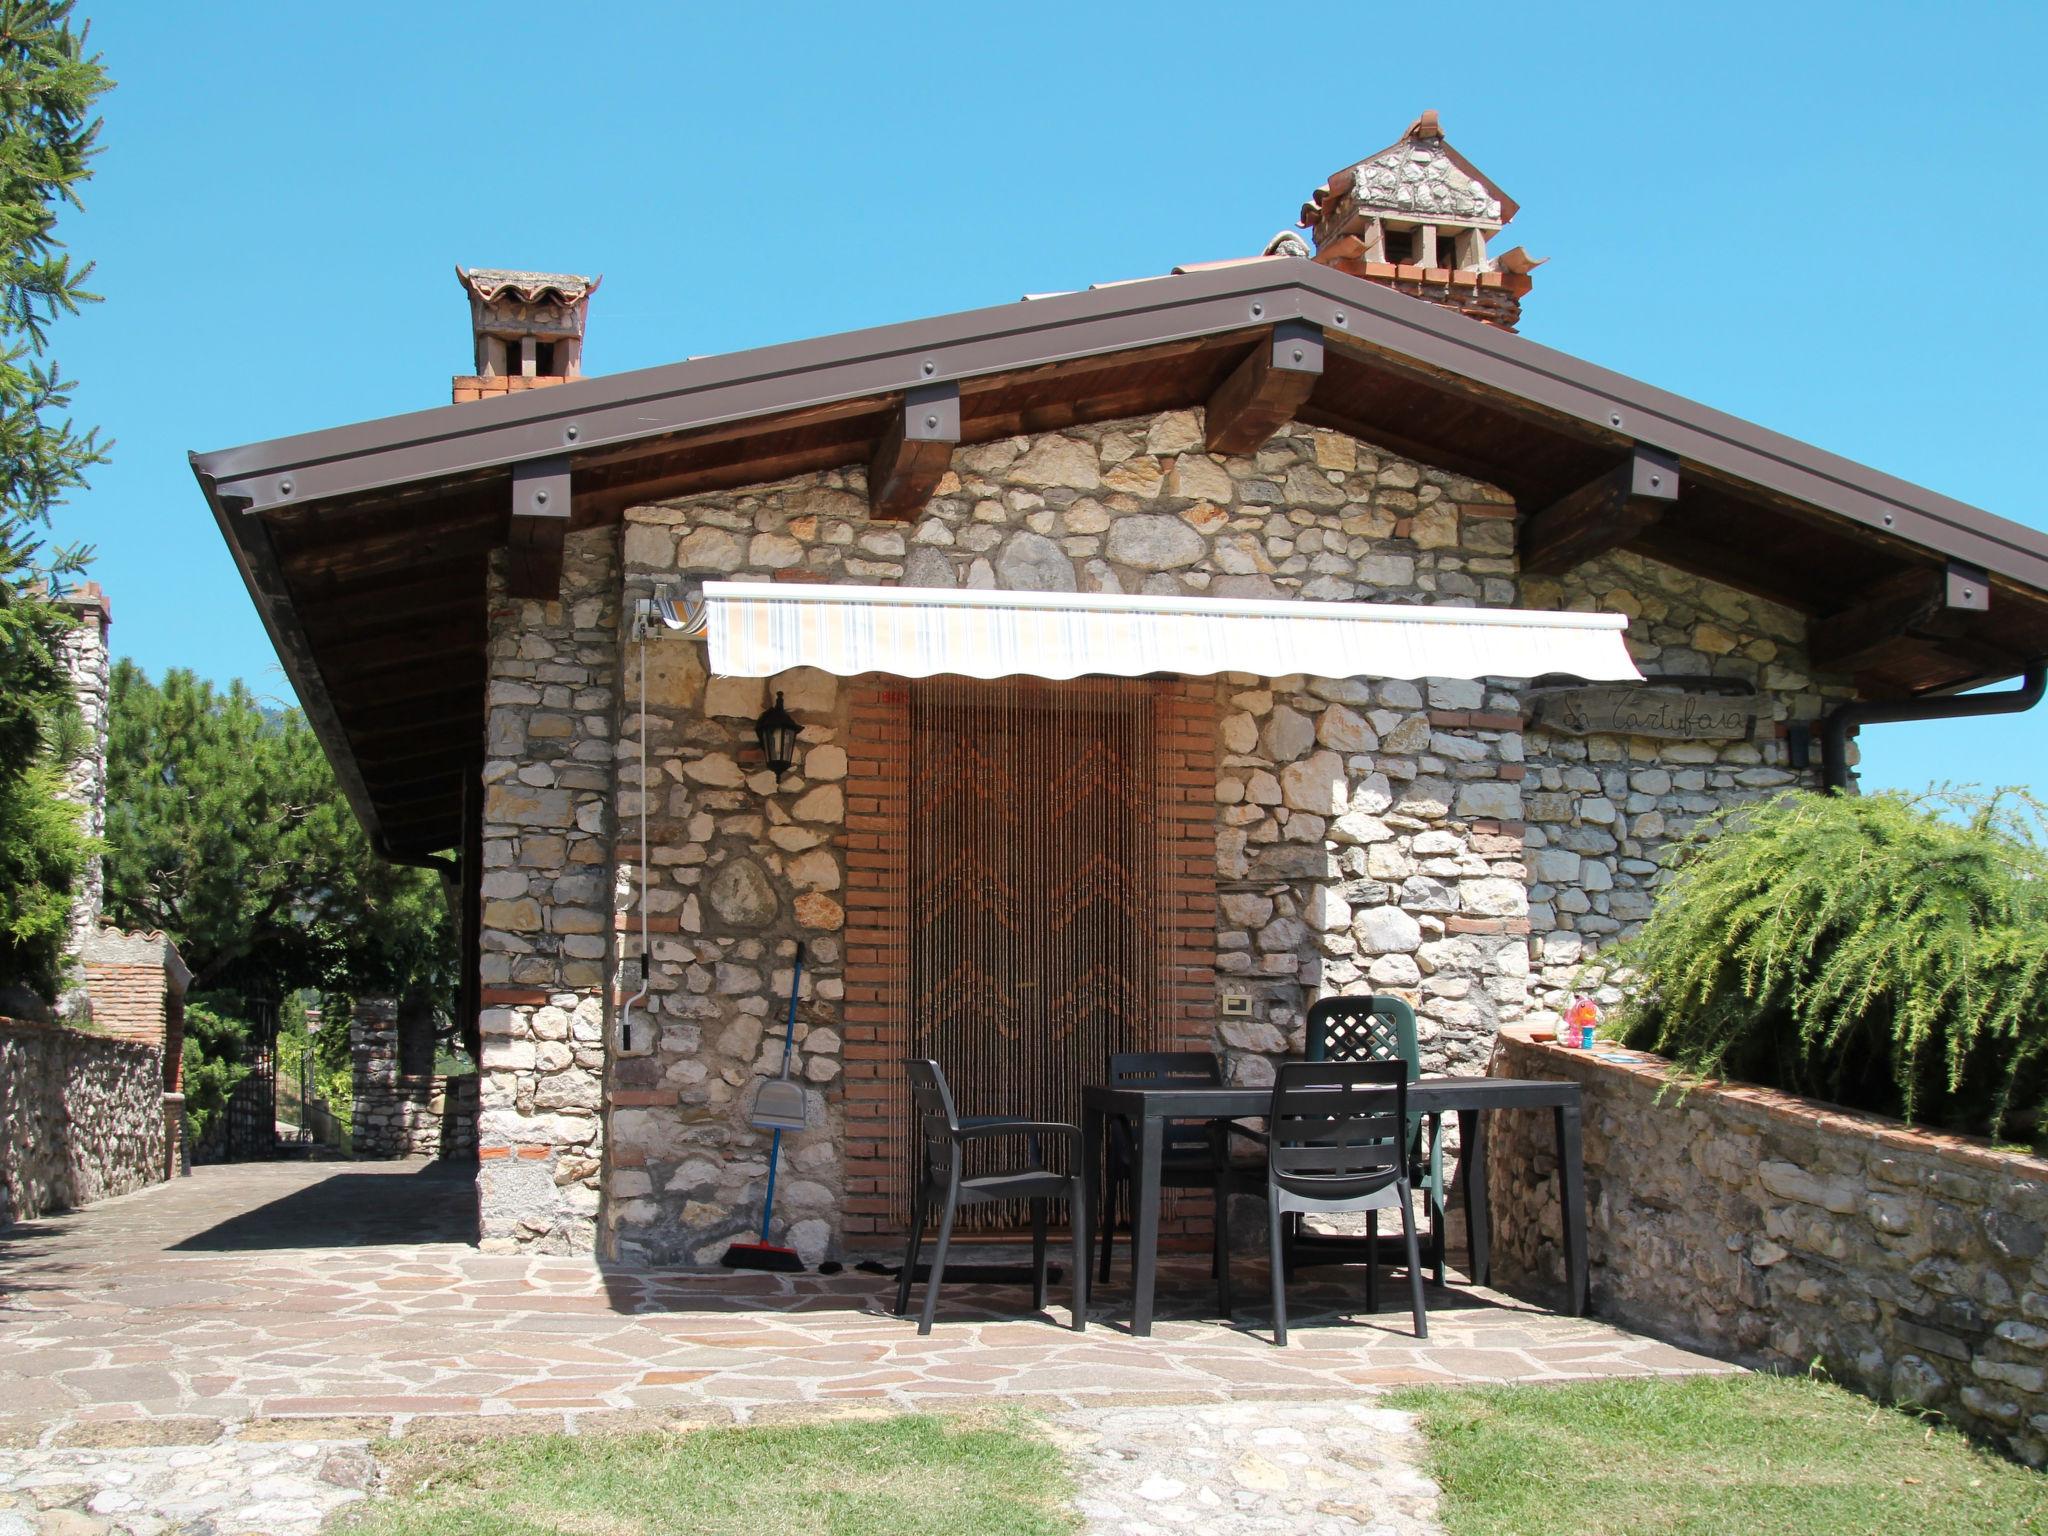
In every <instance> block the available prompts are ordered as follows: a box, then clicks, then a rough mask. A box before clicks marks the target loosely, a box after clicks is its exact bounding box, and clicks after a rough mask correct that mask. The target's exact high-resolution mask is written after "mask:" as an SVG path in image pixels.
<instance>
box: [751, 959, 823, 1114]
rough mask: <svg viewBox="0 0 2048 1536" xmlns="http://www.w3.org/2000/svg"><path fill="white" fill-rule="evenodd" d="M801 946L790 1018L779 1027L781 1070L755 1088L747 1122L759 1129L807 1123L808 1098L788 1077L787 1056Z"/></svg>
mask: <svg viewBox="0 0 2048 1536" xmlns="http://www.w3.org/2000/svg"><path fill="white" fill-rule="evenodd" d="M803 977H804V947H803V945H801V944H799V945H797V947H796V965H795V967H794V968H793V969H792V970H791V971H790V975H789V1018H788V1019H787V1021H786V1022H785V1023H784V1024H783V1026H782V1071H781V1072H780V1073H779V1074H777V1075H776V1076H775V1077H772V1078H770V1079H769V1080H768V1081H767V1082H765V1083H763V1084H762V1085H761V1086H760V1087H759V1088H757V1089H755V1090H754V1108H753V1112H752V1113H751V1114H749V1115H748V1116H747V1123H748V1124H749V1125H751V1126H753V1127H754V1129H756V1130H759V1131H776V1132H781V1131H801V1130H804V1129H805V1128H806V1127H807V1126H808V1125H809V1123H810V1116H809V1107H810V1098H809V1095H807V1094H806V1093H805V1092H804V1088H803V1084H801V1083H792V1082H791V1081H790V1080H789V1057H790V1052H791V1050H792V1048H793V1047H794V1046H795V1044H796V995H797V992H798V990H799V989H800V988H801V987H802V985H803Z"/></svg>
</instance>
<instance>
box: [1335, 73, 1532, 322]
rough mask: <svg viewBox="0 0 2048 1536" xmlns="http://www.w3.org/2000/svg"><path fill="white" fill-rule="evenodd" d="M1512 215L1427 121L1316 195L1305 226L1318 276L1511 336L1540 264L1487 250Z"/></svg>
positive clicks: (1520, 253) (1503, 198)
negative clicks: (1369, 286)
mask: <svg viewBox="0 0 2048 1536" xmlns="http://www.w3.org/2000/svg"><path fill="white" fill-rule="evenodd" d="M1518 211H1519V210H1518V209H1517V208H1516V206H1515V200H1514V199H1513V198H1511V197H1509V196H1508V195H1507V193H1505V192H1503V191H1501V189H1500V188H1499V187H1497V186H1495V185H1494V184H1493V183H1492V182H1491V181H1489V180H1487V178H1486V177H1485V176H1484V175H1482V174H1481V173H1480V171H1479V169H1478V167H1476V166H1475V165H1473V164H1472V162H1471V161H1469V160H1467V159H1466V158H1465V157H1464V156H1463V155H1461V154H1459V153H1458V152H1457V151H1456V150H1455V149H1453V148H1451V145H1450V141H1449V140H1448V139H1446V138H1445V137H1444V131H1443V128H1442V126H1441V125H1440V124H1439V123H1438V122H1437V120H1436V113H1434V112H1425V113H1423V114H1422V116H1420V117H1418V118H1417V119H1416V120H1415V121H1414V122H1412V123H1410V124H1409V125H1408V131H1407V132H1406V133H1405V134H1403V135H1402V136H1401V140H1400V142H1399V143H1397V144H1393V145H1390V146H1388V147H1387V148H1386V149H1383V150H1381V151H1380V152H1379V153H1378V154H1376V155H1368V156H1367V157H1366V158H1365V159H1363V160H1361V161H1359V162H1358V163H1357V164H1356V165H1353V166H1349V167H1347V168H1346V169H1344V170H1341V171H1339V172H1337V174H1336V175H1334V176H1332V177H1331V178H1330V179H1329V180H1328V181H1327V182H1325V183H1324V184H1323V185H1322V186H1320V187H1317V188H1316V190H1315V194H1314V196H1312V197H1311V198H1310V199H1309V200H1308V201H1307V202H1306V203H1304V204H1302V207H1301V225H1302V227H1303V228H1304V229H1307V230H1309V231H1310V232H1311V233H1312V234H1313V235H1314V236H1315V242H1316V254H1315V260H1317V261H1319V262H1321V263H1322V264H1323V265H1324V266H1326V267H1334V268H1336V269H1337V270H1338V271H1340V272H1349V273H1351V274H1352V275H1354V276H1356V277H1363V278H1366V279H1368V280H1369V281H1371V282H1375V283H1381V284H1384V285H1385V286H1386V287H1389V288H1392V289H1394V290H1395V291H1396V292H1397V293H1406V294H1410V295H1412V296H1413V297H1415V298H1418V299H1426V300H1428V301H1429V302H1430V303H1432V304H1441V305H1443V306H1444V308H1446V309H1455V310H1456V311H1458V313H1459V314H1462V315H1469V316H1471V317H1472V318H1473V319H1474V320H1481V321H1484V322H1485V323H1486V324H1488V325H1497V326H1499V327H1500V328H1501V329H1502V330H1507V331H1512V330H1513V329H1514V328H1515V325H1516V323H1517V322H1518V321H1520V319H1521V317H1522V296H1523V295H1524V294H1526V293H1527V292H1528V291H1529V288H1530V280H1529V274H1530V272H1531V271H1533V270H1534V269H1535V268H1536V267H1538V266H1540V265H1541V262H1540V261H1538V260H1536V259H1534V258H1532V257H1531V256H1530V255H1529V253H1528V252H1527V251H1524V250H1523V249H1522V248H1521V247H1520V246H1516V247H1515V248H1514V249H1513V250H1511V251H1505V252H1503V253H1502V254H1500V255H1499V256H1492V255H1489V254H1488V253H1487V246H1488V244H1489V243H1490V242H1491V241H1492V239H1493V237H1494V236H1496V235H1498V234H1499V233H1500V232H1501V230H1502V228H1503V227H1504V226H1505V225H1506V224H1507V223H1508V221H1509V220H1510V219H1512V218H1514V216H1515V214H1516V213H1517V212H1518Z"/></svg>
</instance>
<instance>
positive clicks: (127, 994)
mask: <svg viewBox="0 0 2048 1536" xmlns="http://www.w3.org/2000/svg"><path fill="white" fill-rule="evenodd" d="M85 985H86V990H87V992H88V993H90V994H91V997H92V1021H93V1025H94V1027H95V1028H97V1029H100V1030H103V1031H105V1032H106V1033H107V1034H110V1035H113V1036H115V1037H116V1038H118V1039H122V1040H137V1041H140V1042H141V1043H143V1044H144V1045H154V1046H157V1047H159V1048H160V1047H161V1046H162V1045H163V1043H164V1034H165V1025H166V1022H167V1020H168V1016H169V1015H168V1010H167V1008H166V1007H165V995H164V968H163V967H162V966H161V965H147V964H144V965H121V964H110V963H105V962H98V961H91V960H88V961H87V962H86V965H85Z"/></svg>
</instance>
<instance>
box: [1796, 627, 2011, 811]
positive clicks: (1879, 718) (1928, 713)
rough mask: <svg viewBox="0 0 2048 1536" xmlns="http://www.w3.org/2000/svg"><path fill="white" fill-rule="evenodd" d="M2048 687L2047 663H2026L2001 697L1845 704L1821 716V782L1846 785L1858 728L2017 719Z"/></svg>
mask: <svg viewBox="0 0 2048 1536" xmlns="http://www.w3.org/2000/svg"><path fill="white" fill-rule="evenodd" d="M2044 685H2048V661H2041V660H2036V661H2030V662H2028V663H2027V670H2026V673H2025V675H2024V676H2023V677H2022V678H2021V679H2020V685H2019V687H2017V688H2008V689H2006V690H2004V691H2003V692H2000V693H1958V694H1946V695H1944V696H1943V697H1941V698H1938V699H1906V700H1903V701H1901V702H1898V703H1876V702H1873V703H1869V704H1844V705H1842V706H1841V708H1839V709H1836V710H1832V711H1830V712H1829V713H1828V714H1826V715H1824V716H1823V717H1822V718H1821V722H1820V776H1821V783H1822V784H1823V785H1824V786H1825V787H1826V788H1827V789H1828V790H1829V791H1830V792H1832V793H1836V794H1840V793H1841V792H1842V791H1844V790H1846V789H1848V787H1849V733H1850V732H1851V731H1854V730H1855V729H1857V727H1859V726H1865V725H1896V724H1900V723H1903V722H1907V721H1914V720H1969V719H1975V718H1976V717H1978V716H1980V715H2016V714H2019V713H2021V712H2022V711H2024V710H2029V709H2032V708H2033V707H2034V706H2035V705H2036V704H2038V703H2040V702H2041V695H2042V693H2043V691H2044Z"/></svg>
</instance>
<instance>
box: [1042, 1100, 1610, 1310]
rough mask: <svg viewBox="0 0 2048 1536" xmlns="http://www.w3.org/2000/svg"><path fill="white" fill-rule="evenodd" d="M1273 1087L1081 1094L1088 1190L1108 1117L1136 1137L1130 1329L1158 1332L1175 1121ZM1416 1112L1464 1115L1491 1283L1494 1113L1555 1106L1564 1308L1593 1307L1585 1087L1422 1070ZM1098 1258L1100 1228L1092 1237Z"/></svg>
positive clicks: (1215, 1113) (1462, 1134)
mask: <svg viewBox="0 0 2048 1536" xmlns="http://www.w3.org/2000/svg"><path fill="white" fill-rule="evenodd" d="M1272 1102H1273V1090H1272V1089H1271V1088H1112V1087H1108V1086H1105V1085H1098V1086H1096V1087H1092V1088H1085V1089H1083V1090H1082V1092H1081V1109H1082V1126H1081V1144H1082V1147H1083V1149H1084V1152H1085V1155H1086V1157H1087V1159H1088V1185H1087V1187H1088V1189H1089V1190H1090V1191H1091V1192H1093V1191H1096V1190H1099V1189H1100V1188H1101V1187H1102V1146H1103V1139H1104V1137H1105V1136H1106V1135H1107V1134H1108V1130H1109V1121H1110V1120H1111V1119H1112V1118H1113V1117H1120V1118H1122V1119H1124V1120H1127V1121H1129V1122H1130V1124H1131V1127H1132V1129H1133V1131H1134V1132H1135V1133H1136V1134H1135V1140H1136V1143H1137V1145H1136V1147H1135V1149H1134V1150H1135V1152H1136V1157H1135V1158H1134V1160H1133V1161H1134V1166H1133V1167H1132V1170H1131V1172H1132V1189H1131V1213H1132V1217H1133V1219H1134V1222H1135V1225H1136V1227H1137V1231H1136V1232H1135V1233H1134V1234H1133V1240H1132V1243H1131V1332H1132V1333H1133V1334H1135V1335H1137V1336H1138V1337H1140V1338H1143V1337H1146V1336H1148V1335H1149V1334H1150V1333H1151V1332H1152V1289H1153V1282H1154V1280H1155V1279H1156V1278H1157V1274H1158V1267H1159V1165H1160V1159H1161V1155H1162V1152H1163V1150H1164V1148H1165V1144H1166V1136H1165V1131H1166V1122H1167V1121H1169V1120H1243V1119H1251V1118H1257V1117H1258V1116H1261V1115H1264V1114H1265V1113H1266V1111H1267V1109H1268V1108H1269V1107H1271V1105H1272ZM1408 1109H1409V1112H1410V1113H1411V1114H1418V1115H1456V1116H1457V1117H1458V1136H1459V1140H1460V1143H1461V1152H1460V1157H1461V1161H1462V1164H1463V1170H1464V1182H1465V1230H1466V1233H1467V1235H1468V1241H1469V1243H1470V1246H1471V1250H1472V1267H1471V1279H1472V1283H1473V1284H1475V1285H1484V1284H1486V1282H1487V1278H1488V1275H1489V1272H1490V1268H1491V1264H1490V1254H1489V1247H1490V1243H1489V1238H1488V1232H1487V1204H1486V1117H1487V1115H1488V1114H1489V1113H1490V1112H1491V1111H1493V1110H1497V1109H1548V1110H1550V1111H1551V1114H1552V1123H1553V1124H1554V1126H1555V1128H1556V1134H1557V1167H1558V1174H1559V1185H1560V1188H1559V1194H1560V1196H1561V1197H1562V1202H1563V1205H1564V1212H1563V1215H1564V1251H1565V1267H1566V1272H1567V1275H1568V1278H1569V1282H1570V1297H1569V1300H1568V1301H1567V1303H1566V1305H1567V1307H1568V1308H1569V1310H1570V1312H1571V1314H1572V1316H1574V1317H1581V1316H1584V1315H1585V1311H1586V1181H1585V1164H1584V1160H1583V1157H1582V1155H1581V1152H1580V1146H1579V1085H1578V1084H1577V1083H1554V1082H1547V1081H1543V1080H1541V1079H1534V1078H1515V1077H1424V1078H1418V1079H1417V1080H1416V1081H1414V1082H1412V1083H1410V1084H1409V1085H1408ZM1090 1248H1091V1257H1090V1261H1089V1262H1090V1263H1091V1265H1092V1264H1093V1262H1094V1260H1093V1257H1092V1248H1093V1234H1092V1233H1091V1234H1090Z"/></svg>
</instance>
